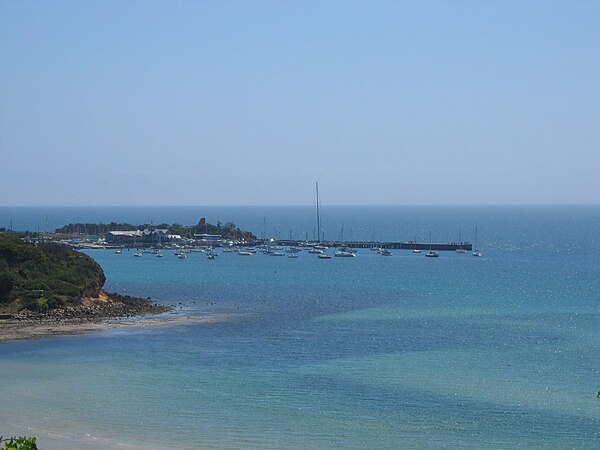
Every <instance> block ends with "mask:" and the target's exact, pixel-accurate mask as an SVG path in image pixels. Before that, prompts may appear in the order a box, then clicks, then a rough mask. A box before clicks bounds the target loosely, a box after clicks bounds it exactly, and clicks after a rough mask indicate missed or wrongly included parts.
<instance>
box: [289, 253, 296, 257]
mask: <svg viewBox="0 0 600 450" xmlns="http://www.w3.org/2000/svg"><path fill="white" fill-rule="evenodd" d="M297 257H298V253H288V258H297Z"/></svg>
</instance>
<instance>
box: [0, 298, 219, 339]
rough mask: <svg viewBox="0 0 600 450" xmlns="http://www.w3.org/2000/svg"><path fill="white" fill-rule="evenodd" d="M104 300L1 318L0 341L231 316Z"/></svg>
mask: <svg viewBox="0 0 600 450" xmlns="http://www.w3.org/2000/svg"><path fill="white" fill-rule="evenodd" d="M103 297H104V298H103V300H102V301H96V302H94V301H93V299H92V301H88V302H85V303H84V304H82V305H80V306H76V307H66V308H60V309H56V310H52V311H49V312H48V313H45V314H44V313H33V312H31V311H26V312H21V313H18V314H14V315H5V318H0V342H9V341H16V340H24V339H37V338H44V337H50V336H66V335H76V334H86V333H93V332H96V331H101V330H108V329H116V328H121V327H136V328H144V327H149V326H178V325H193V324H198V323H214V322H218V321H222V320H226V319H228V318H229V317H230V315H228V314H221V315H218V314H217V315H207V316H177V315H173V316H167V313H173V311H174V310H175V308H174V307H172V306H164V305H160V304H158V303H155V302H153V301H152V300H150V299H149V298H146V299H144V298H137V297H130V296H126V295H120V294H116V293H105V294H104V295H103Z"/></svg>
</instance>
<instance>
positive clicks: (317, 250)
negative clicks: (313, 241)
mask: <svg viewBox="0 0 600 450" xmlns="http://www.w3.org/2000/svg"><path fill="white" fill-rule="evenodd" d="M308 253H313V254H316V255H321V254H323V253H324V251H323V250H321V249H318V248H311V249H310V250H309V251H308Z"/></svg>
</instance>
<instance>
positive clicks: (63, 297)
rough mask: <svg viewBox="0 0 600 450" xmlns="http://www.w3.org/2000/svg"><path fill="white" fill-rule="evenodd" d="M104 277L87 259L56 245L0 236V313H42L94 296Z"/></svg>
mask: <svg viewBox="0 0 600 450" xmlns="http://www.w3.org/2000/svg"><path fill="white" fill-rule="evenodd" d="M104 281H105V277H104V273H103V272H102V269H101V268H100V266H99V265H98V264H97V263H96V262H95V261H94V260H93V259H92V258H90V257H89V256H87V255H84V254H83V253H80V252H77V251H74V250H71V249H68V248H66V247H63V246H60V245H57V244H50V243H49V244H37V245H35V244H32V243H28V242H24V241H23V240H21V239H20V238H19V237H18V236H17V235H15V234H12V233H10V234H9V233H0V311H1V310H4V311H10V312H15V311H19V310H22V309H29V310H32V311H39V312H44V311H47V310H50V309H54V308H58V307H61V306H65V305H76V304H79V302H80V300H81V298H82V297H86V296H89V297H96V296H97V295H98V294H99V292H100V290H101V289H102V286H103V285H104Z"/></svg>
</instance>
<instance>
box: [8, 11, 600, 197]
mask: <svg viewBox="0 0 600 450" xmlns="http://www.w3.org/2000/svg"><path fill="white" fill-rule="evenodd" d="M599 80H600V2H598V1H576V0H569V1H558V2H557V1H551V0H547V1H526V0H525V1H516V0H514V1H508V0H507V1H493V0H480V1H460V0H456V1H399V0H395V1H377V0H368V1H367V0H364V1H351V0H344V1H335V0H316V1H311V0H306V1H293V0H283V1H281V0H272V1H260V0H240V1H234V0H232V1H200V0H197V1H166V0H165V1H151V0H146V1H134V0H128V1H121V0H119V1H110V0H107V1H104V0H103V1H93V0H88V1H79V0H78V1H68V0H61V1H44V0H37V1H28V0H19V1H16V0H0V206H18V205H23V206H37V205H40V206H50V205H57V206H62V205H90V206H94V205H303V204H306V205H310V204H311V203H312V202H314V196H315V194H314V191H315V182H317V181H318V182H319V187H320V192H321V197H322V199H326V202H327V203H328V204H342V205H371V204H372V205H404V204H406V205H413V204H467V205H468V204H599V203H600V176H599V174H598V171H599V168H600V126H599V124H600V108H599V105H600V83H599Z"/></svg>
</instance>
